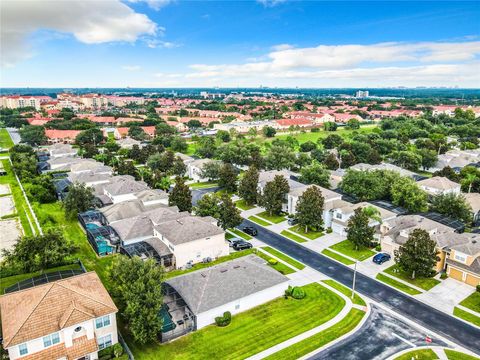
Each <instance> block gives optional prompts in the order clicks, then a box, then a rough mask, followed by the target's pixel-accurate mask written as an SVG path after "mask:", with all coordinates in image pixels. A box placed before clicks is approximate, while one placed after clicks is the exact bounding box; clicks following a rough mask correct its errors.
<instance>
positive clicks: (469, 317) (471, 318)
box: [453, 307, 480, 326]
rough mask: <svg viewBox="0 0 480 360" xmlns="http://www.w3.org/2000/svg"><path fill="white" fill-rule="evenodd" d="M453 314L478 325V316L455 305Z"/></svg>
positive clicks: (479, 319) (479, 317)
mask: <svg viewBox="0 0 480 360" xmlns="http://www.w3.org/2000/svg"><path fill="white" fill-rule="evenodd" d="M453 315H455V316H457V317H459V318H460V319H463V320H465V321H468V322H469V323H472V324H474V325H477V326H480V316H476V315H473V314H472V313H470V312H468V311H465V310H462V309H460V308H459V307H455V308H454V309H453Z"/></svg>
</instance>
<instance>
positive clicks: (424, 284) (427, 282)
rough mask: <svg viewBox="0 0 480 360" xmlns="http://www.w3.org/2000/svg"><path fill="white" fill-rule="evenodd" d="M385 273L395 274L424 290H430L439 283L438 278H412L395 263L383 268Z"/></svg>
mask: <svg viewBox="0 0 480 360" xmlns="http://www.w3.org/2000/svg"><path fill="white" fill-rule="evenodd" d="M384 272H385V273H387V274H389V275H392V276H395V277H397V278H399V279H401V280H403V281H406V282H408V283H410V284H412V285H414V286H416V287H419V288H421V289H423V290H425V291H428V290H430V289H431V288H433V287H434V286H436V285H438V284H440V283H441V281H440V280H437V279H434V278H417V279H412V278H411V277H410V276H409V275H408V274H405V273H404V272H402V271H401V270H400V269H399V268H398V266H397V265H393V266H390V267H389V268H388V269H385V270H384Z"/></svg>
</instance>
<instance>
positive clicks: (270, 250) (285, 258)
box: [262, 246, 305, 270]
mask: <svg viewBox="0 0 480 360" xmlns="http://www.w3.org/2000/svg"><path fill="white" fill-rule="evenodd" d="M262 250H265V251H266V252H268V253H270V254H272V255H273V256H275V257H276V258H278V259H280V260H283V261H285V262H286V263H287V264H290V265H292V266H293V267H296V268H297V269H298V270H303V269H305V265H303V264H302V263H300V262H298V261H297V260H295V259H292V258H291V257H290V256H287V255H285V254H284V253H281V252H280V251H278V250H276V249H274V248H271V247H270V246H265V247H262Z"/></svg>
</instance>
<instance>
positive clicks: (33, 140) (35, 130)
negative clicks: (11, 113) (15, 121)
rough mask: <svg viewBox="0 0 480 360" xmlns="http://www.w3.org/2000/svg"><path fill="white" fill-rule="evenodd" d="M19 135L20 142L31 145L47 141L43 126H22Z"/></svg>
mask: <svg viewBox="0 0 480 360" xmlns="http://www.w3.org/2000/svg"><path fill="white" fill-rule="evenodd" d="M20 137H21V139H22V142H24V143H26V144H29V145H32V146H38V145H41V144H45V143H46V142H47V137H46V136H45V128H44V127H43V126H31V125H27V126H24V127H23V128H21V129H20Z"/></svg>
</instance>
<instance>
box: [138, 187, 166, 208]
mask: <svg viewBox="0 0 480 360" xmlns="http://www.w3.org/2000/svg"><path fill="white" fill-rule="evenodd" d="M135 197H136V198H137V199H138V200H140V201H141V202H142V204H143V205H144V206H150V205H155V204H162V205H168V193H166V192H165V191H163V190H159V189H154V190H152V189H148V190H143V191H140V192H138V193H136V194H135Z"/></svg>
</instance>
